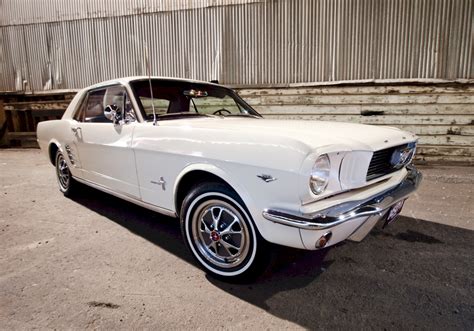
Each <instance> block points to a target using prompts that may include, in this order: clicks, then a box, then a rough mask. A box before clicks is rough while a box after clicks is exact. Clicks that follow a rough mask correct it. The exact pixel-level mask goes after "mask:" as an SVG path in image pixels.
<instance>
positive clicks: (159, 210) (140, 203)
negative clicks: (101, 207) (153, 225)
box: [73, 177, 178, 217]
mask: <svg viewBox="0 0 474 331" xmlns="http://www.w3.org/2000/svg"><path fill="white" fill-rule="evenodd" d="M73 178H74V179H75V180H77V181H78V182H79V183H82V184H84V185H87V186H90V187H92V188H95V189H97V190H99V191H102V192H105V193H107V194H110V195H113V196H116V197H117V198H120V199H123V200H127V201H128V202H131V203H134V204H136V205H138V206H140V207H143V208H146V209H150V210H153V211H156V212H157V213H160V214H163V215H166V216H170V217H178V215H177V214H176V212H174V211H172V210H169V209H166V208H162V207H158V206H155V205H152V204H149V203H146V202H144V201H141V200H138V199H136V198H134V197H131V196H129V195H127V194H125V193H118V192H115V191H112V190H111V189H109V188H107V187H105V186H102V185H99V184H96V183H93V182H91V181H89V180H86V179H82V178H79V177H73Z"/></svg>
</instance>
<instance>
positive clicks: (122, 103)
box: [72, 85, 140, 198]
mask: <svg viewBox="0 0 474 331" xmlns="http://www.w3.org/2000/svg"><path fill="white" fill-rule="evenodd" d="M107 106H113V108H114V109H116V111H117V114H118V115H119V117H120V118H119V120H117V121H112V120H111V119H108V118H107V117H106V116H105V115H104V110H105V109H106V107H107ZM124 115H125V116H124ZM123 117H126V118H123ZM135 118H136V117H135V116H134V111H133V108H132V106H131V103H130V99H129V97H128V95H127V92H126V89H125V88H124V87H123V86H121V85H113V86H108V87H105V88H99V89H95V90H91V91H89V93H88V96H87V100H86V101H85V105H84V107H83V112H82V114H81V115H80V116H78V118H77V122H76V123H77V127H73V128H72V130H73V131H75V141H74V143H75V145H76V146H77V150H78V152H79V158H80V161H81V166H82V176H83V178H84V179H85V180H87V181H90V182H93V183H95V184H98V185H100V186H102V187H105V188H107V189H110V190H112V191H114V192H117V193H121V194H125V195H128V196H131V197H134V198H139V197H140V191H139V188H138V180H137V173H136V169H135V155H134V151H133V149H132V146H131V143H132V138H133V131H134V129H135V127H136V125H137V124H138V123H137V122H136V121H135Z"/></svg>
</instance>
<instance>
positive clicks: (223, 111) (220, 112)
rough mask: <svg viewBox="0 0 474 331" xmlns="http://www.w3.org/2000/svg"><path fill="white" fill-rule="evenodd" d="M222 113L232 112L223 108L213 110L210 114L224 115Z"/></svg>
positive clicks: (228, 113)
mask: <svg viewBox="0 0 474 331" xmlns="http://www.w3.org/2000/svg"><path fill="white" fill-rule="evenodd" d="M224 114H227V115H230V114H232V113H231V112H230V111H229V110H227V109H225V108H221V109H218V110H216V111H215V112H213V113H212V115H224Z"/></svg>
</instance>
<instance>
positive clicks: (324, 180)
mask: <svg viewBox="0 0 474 331" xmlns="http://www.w3.org/2000/svg"><path fill="white" fill-rule="evenodd" d="M330 170H331V163H330V162H329V157H328V156H327V154H322V155H320V156H319V157H318V158H317V160H316V162H315V163H314V166H313V169H312V171H311V177H310V179H309V187H310V188H311V191H313V193H314V194H317V195H318V194H321V193H323V192H324V190H325V189H326V187H327V186H328V183H329V172H330Z"/></svg>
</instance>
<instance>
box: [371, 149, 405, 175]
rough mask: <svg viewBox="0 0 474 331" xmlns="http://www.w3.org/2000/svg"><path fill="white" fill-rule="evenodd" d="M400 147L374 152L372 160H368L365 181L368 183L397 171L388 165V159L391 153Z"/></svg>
mask: <svg viewBox="0 0 474 331" xmlns="http://www.w3.org/2000/svg"><path fill="white" fill-rule="evenodd" d="M400 147H402V146H395V147H390V148H386V149H381V150H380V151H376V152H374V155H372V160H370V164H369V170H368V171H367V177H366V180H367V181H369V180H372V179H375V178H378V177H382V176H384V175H387V174H389V173H392V172H394V171H397V170H398V169H397V168H395V167H394V166H392V165H391V164H390V159H391V158H392V154H393V152H394V151H395V150H396V149H399V148H400Z"/></svg>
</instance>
